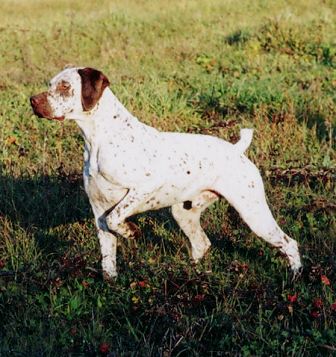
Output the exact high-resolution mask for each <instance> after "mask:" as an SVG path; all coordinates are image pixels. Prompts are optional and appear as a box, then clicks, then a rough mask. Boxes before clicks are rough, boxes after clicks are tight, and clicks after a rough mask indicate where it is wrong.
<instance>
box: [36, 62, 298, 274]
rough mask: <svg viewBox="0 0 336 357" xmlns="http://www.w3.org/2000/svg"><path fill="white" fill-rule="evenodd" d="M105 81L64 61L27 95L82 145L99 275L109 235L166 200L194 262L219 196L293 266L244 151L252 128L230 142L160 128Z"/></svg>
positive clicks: (110, 263) (286, 240) (128, 230)
mask: <svg viewBox="0 0 336 357" xmlns="http://www.w3.org/2000/svg"><path fill="white" fill-rule="evenodd" d="M109 85H110V82H109V80H108V79H107V77H106V76H105V75H104V74H103V73H102V72H101V71H99V70H96V69H93V68H88V67H86V68H67V69H64V70H63V71H62V72H60V73H59V74H58V75H56V76H55V77H54V78H53V79H52V80H51V81H50V84H49V89H48V91H46V92H43V93H40V94H37V95H35V96H32V97H31V98H30V102H31V106H32V108H33V111H34V113H35V115H37V116H38V117H43V118H47V119H52V120H59V121H62V120H65V119H72V120H75V121H76V122H77V124H78V126H79V128H80V129H81V132H82V135H83V138H84V142H85V148H84V173H83V176H84V187H85V191H86V193H87V195H88V197H89V200H90V204H91V206H92V210H93V213H94V217H95V223H96V226H97V232H98V233H97V234H98V238H99V242H100V247H101V255H102V269H103V274H104V277H105V278H106V279H112V278H114V277H116V276H117V267H116V250H117V235H120V236H122V237H125V238H135V237H136V236H137V235H138V234H139V229H138V227H137V226H136V225H135V224H134V223H132V222H129V221H127V219H128V218H129V217H131V216H133V215H135V214H138V213H141V212H145V211H148V210H156V209H159V208H163V207H171V210H172V215H173V217H174V218H175V220H176V222H177V223H178V225H179V226H180V227H181V229H182V231H183V232H184V233H185V235H186V236H187V237H188V238H189V241H190V246H191V257H192V259H193V261H194V262H196V263H197V262H199V261H200V259H202V257H203V256H204V255H205V253H206V252H207V251H208V249H209V247H210V245H211V243H210V241H209V239H208V237H207V236H206V234H205V233H204V231H203V229H202V228H201V225H200V216H201V213H202V211H203V210H205V209H206V208H207V207H208V206H209V205H210V204H212V203H213V202H215V201H216V200H218V199H219V198H221V197H224V198H225V199H226V200H227V201H228V202H229V203H230V205H232V206H233V207H234V208H235V209H236V210H237V211H238V213H239V214H240V216H241V218H242V219H243V220H244V221H245V222H246V224H247V225H248V226H249V227H250V229H251V230H252V231H253V232H254V233H255V234H256V235H257V236H259V237H261V238H262V239H264V240H265V241H266V242H268V243H269V244H271V245H272V246H274V247H276V248H278V249H279V250H280V251H281V252H282V253H283V254H284V255H285V256H286V257H287V259H288V262H289V265H290V267H291V269H292V271H293V273H294V275H296V274H297V273H298V272H299V271H300V270H301V267H302V265H301V260H300V253H299V250H298V244H297V242H296V241H295V240H294V239H292V238H290V237H289V236H288V235H287V234H285V233H284V232H283V231H282V230H281V228H280V227H279V226H278V224H277V223H276V221H275V219H274V218H273V216H272V213H271V211H270V209H269V207H268V204H267V202H266V197H265V191H264V185H263V181H262V178H261V175H260V173H259V170H258V169H257V168H256V166H255V165H254V164H253V163H252V162H251V161H250V160H249V159H248V158H247V157H246V156H245V154H244V152H245V151H246V150H247V148H248V147H249V145H250V143H251V140H252V129H242V130H241V138H240V140H239V141H238V143H236V144H231V143H229V142H227V141H224V140H222V139H220V138H217V137H213V136H208V135H200V134H185V133H174V132H161V131H159V130H157V129H155V128H153V127H150V126H148V125H145V124H143V123H141V122H140V121H139V120H138V119H137V118H135V117H134V116H133V115H132V114H130V113H129V112H128V110H127V109H126V108H125V107H124V106H123V105H122V104H121V103H120V102H119V101H118V99H117V98H116V97H115V96H114V94H113V93H112V91H111V90H110V88H109Z"/></svg>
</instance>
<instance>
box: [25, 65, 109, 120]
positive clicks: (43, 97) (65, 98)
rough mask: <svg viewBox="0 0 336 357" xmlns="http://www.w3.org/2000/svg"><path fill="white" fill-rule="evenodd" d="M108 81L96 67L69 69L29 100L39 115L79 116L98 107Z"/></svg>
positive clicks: (42, 116) (63, 117) (59, 118)
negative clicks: (44, 90) (46, 89)
mask: <svg viewBox="0 0 336 357" xmlns="http://www.w3.org/2000/svg"><path fill="white" fill-rule="evenodd" d="M109 84H110V82H109V80H108V79H107V78H106V76H105V75H104V74H103V73H102V72H100V71H98V70H96V69H93V68H67V69H65V70H63V71H62V72H60V73H59V74H58V75H56V76H55V77H54V78H53V79H52V80H51V81H50V84H49V89H48V91H46V92H43V93H40V94H37V95H34V96H32V97H31V98H30V103H31V106H32V108H33V111H34V113H35V114H36V115H37V116H38V117H40V118H47V119H55V120H64V119H73V118H78V117H80V116H81V115H82V114H83V113H84V112H90V111H91V110H92V109H94V108H95V106H96V105H97V103H98V101H99V99H100V97H101V96H102V94H103V92H104V89H105V88H106V87H107V86H108V85H109Z"/></svg>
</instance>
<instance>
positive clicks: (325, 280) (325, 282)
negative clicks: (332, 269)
mask: <svg viewBox="0 0 336 357" xmlns="http://www.w3.org/2000/svg"><path fill="white" fill-rule="evenodd" d="M321 282H322V284H324V285H327V286H329V285H330V280H329V279H328V277H327V276H326V275H321Z"/></svg>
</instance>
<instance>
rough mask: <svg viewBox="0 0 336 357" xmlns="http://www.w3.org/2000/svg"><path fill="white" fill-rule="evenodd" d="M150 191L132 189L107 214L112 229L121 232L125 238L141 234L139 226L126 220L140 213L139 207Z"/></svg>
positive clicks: (109, 226) (107, 220) (107, 221)
mask: <svg viewBox="0 0 336 357" xmlns="http://www.w3.org/2000/svg"><path fill="white" fill-rule="evenodd" d="M149 196H150V193H148V192H147V193H143V192H142V193H140V192H139V191H136V190H135V189H130V190H129V191H128V193H127V195H126V196H125V197H124V198H123V199H122V201H120V202H119V203H118V204H117V205H116V207H114V209H113V210H112V211H111V212H110V213H109V214H108V215H107V216H106V224H107V226H108V228H109V230H110V231H112V232H115V233H118V234H120V235H121V236H123V237H125V238H135V237H137V236H138V235H139V233H140V232H139V229H138V227H137V226H136V225H135V224H134V223H132V222H126V221H125V220H126V219H127V218H128V217H131V216H133V215H134V214H136V213H139V212H140V211H141V210H139V208H140V207H141V206H142V205H143V203H144V202H145V201H146V199H147V198H148V197H149Z"/></svg>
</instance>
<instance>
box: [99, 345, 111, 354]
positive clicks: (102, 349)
mask: <svg viewBox="0 0 336 357" xmlns="http://www.w3.org/2000/svg"><path fill="white" fill-rule="evenodd" d="M99 352H100V353H102V354H104V355H106V354H107V353H109V352H110V345H109V344H108V343H106V342H102V343H101V344H100V345H99Z"/></svg>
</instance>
